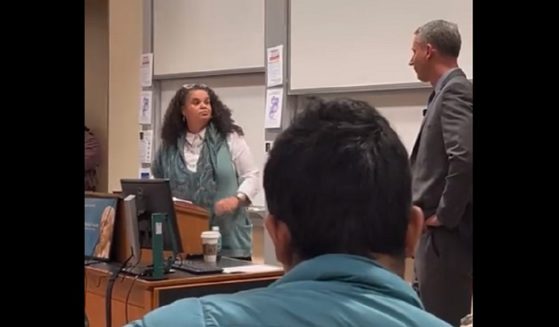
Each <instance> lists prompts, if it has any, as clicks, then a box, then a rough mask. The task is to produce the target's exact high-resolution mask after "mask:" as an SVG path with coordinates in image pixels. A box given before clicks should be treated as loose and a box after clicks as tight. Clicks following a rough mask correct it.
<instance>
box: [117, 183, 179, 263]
mask: <svg viewBox="0 0 559 327" xmlns="http://www.w3.org/2000/svg"><path fill="white" fill-rule="evenodd" d="M120 184H121V186H122V193H123V195H124V196H125V197H126V196H128V195H134V196H135V198H136V212H137V217H138V232H139V234H140V246H141V247H142V248H144V249H151V244H152V243H151V239H152V230H151V215H152V214H154V213H162V214H166V215H167V224H165V225H166V226H164V227H163V231H162V234H163V249H164V250H166V251H174V250H176V251H178V252H179V253H180V252H182V251H183V249H182V246H181V241H180V235H179V232H178V230H179V229H178V225H177V219H176V215H175V206H174V203H173V197H172V195H171V186H170V184H169V180H168V179H163V178H161V179H159V178H157V179H121V181H120ZM169 230H171V231H172V232H173V234H174V239H175V242H173V237H172V236H171V235H170V234H169ZM173 243H175V244H173Z"/></svg>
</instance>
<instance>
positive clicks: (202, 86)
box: [182, 83, 208, 90]
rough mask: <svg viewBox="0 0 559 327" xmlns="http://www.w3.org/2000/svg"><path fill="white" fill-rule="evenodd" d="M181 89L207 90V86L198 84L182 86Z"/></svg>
mask: <svg viewBox="0 0 559 327" xmlns="http://www.w3.org/2000/svg"><path fill="white" fill-rule="evenodd" d="M182 87H184V88H185V89H187V90H190V89H193V88H204V89H207V88H208V86H207V85H206V84H200V83H193V84H184V85H183V86H182Z"/></svg>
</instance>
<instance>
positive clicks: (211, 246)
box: [201, 231, 219, 262]
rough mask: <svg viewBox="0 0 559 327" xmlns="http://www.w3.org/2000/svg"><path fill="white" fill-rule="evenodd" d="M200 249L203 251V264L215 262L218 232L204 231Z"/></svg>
mask: <svg viewBox="0 0 559 327" xmlns="http://www.w3.org/2000/svg"><path fill="white" fill-rule="evenodd" d="M201 237H202V249H203V251H204V261H205V262H216V259H217V241H218V239H219V232H214V231H206V232H202V235H201Z"/></svg>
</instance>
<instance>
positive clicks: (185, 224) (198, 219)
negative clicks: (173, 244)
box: [175, 201, 210, 254]
mask: <svg viewBox="0 0 559 327" xmlns="http://www.w3.org/2000/svg"><path fill="white" fill-rule="evenodd" d="M175 214H176V216H177V225H178V227H179V235H180V240H181V244H182V250H183V251H182V252H184V253H189V254H193V253H202V239H201V238H200V235H201V234H202V232H203V231H207V230H209V229H210V222H209V219H210V218H209V213H208V211H207V210H206V209H203V208H201V207H199V206H196V205H194V204H190V203H186V202H178V201H177V202H175Z"/></svg>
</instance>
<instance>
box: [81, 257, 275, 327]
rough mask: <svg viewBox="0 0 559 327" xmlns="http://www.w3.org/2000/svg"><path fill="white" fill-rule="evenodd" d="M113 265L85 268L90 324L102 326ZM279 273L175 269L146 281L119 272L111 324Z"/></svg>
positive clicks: (251, 284) (264, 282)
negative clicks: (161, 277)
mask: <svg viewBox="0 0 559 327" xmlns="http://www.w3.org/2000/svg"><path fill="white" fill-rule="evenodd" d="M116 267H118V266H117V264H107V263H99V264H96V265H91V266H87V267H86V268H85V283H86V285H85V292H86V294H85V301H86V302H85V311H86V314H87V317H88V319H89V325H90V326H91V327H102V326H105V294H106V289H107V284H108V281H109V277H110V273H109V271H110V269H115V268H116ZM282 275H283V271H281V270H276V269H273V267H270V269H269V270H267V271H263V272H256V273H254V272H252V273H235V274H215V275H192V274H189V273H186V272H182V271H177V272H174V273H171V274H168V275H166V276H167V277H168V279H165V280H161V281H146V280H142V279H135V278H134V277H132V276H124V275H122V274H121V275H120V276H118V277H117V279H116V280H115V282H114V286H113V291H112V298H111V311H112V312H111V313H112V326H114V327H116V326H119V327H120V326H123V325H124V324H125V323H126V322H127V321H131V320H135V319H138V318H141V317H142V316H144V315H145V314H146V313H147V312H149V311H151V310H152V309H154V308H157V307H159V306H162V305H166V304H169V303H171V302H173V301H175V300H178V299H180V298H184V297H193V296H194V297H198V296H203V295H207V294H216V293H234V292H237V291H241V290H246V289H251V288H256V287H265V286H267V285H269V284H270V283H272V282H273V281H275V280H277V279H278V278H279V277H281V276H282Z"/></svg>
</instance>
